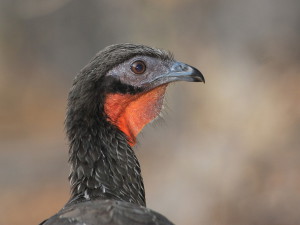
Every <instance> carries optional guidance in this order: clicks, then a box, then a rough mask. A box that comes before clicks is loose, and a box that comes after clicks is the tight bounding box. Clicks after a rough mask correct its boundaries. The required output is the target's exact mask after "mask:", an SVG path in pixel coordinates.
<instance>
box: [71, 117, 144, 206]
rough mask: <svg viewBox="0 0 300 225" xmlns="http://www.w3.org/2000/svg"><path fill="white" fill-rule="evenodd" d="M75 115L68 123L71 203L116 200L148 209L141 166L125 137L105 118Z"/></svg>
mask: <svg viewBox="0 0 300 225" xmlns="http://www.w3.org/2000/svg"><path fill="white" fill-rule="evenodd" d="M72 115H76V113H72ZM72 115H71V116H70V115H68V116H67V120H66V125H67V135H68V138H69V141H70V151H69V154H70V158H69V162H70V164H71V173H70V176H69V179H70V183H71V195H72V196H71V199H70V201H69V203H68V204H70V203H74V202H79V201H85V200H92V199H116V200H121V201H127V202H133V203H136V204H139V205H143V206H145V204H146V203H145V192H144V185H143V179H142V176H141V170H140V165H139V162H138V160H137V158H136V156H135V154H134V152H133V150H132V149H131V147H130V146H129V144H128V142H127V140H126V137H125V135H124V134H123V133H122V132H121V131H119V130H118V129H117V128H116V126H114V125H112V124H110V123H109V122H108V121H107V120H106V119H103V118H100V117H97V116H95V117H94V118H93V119H91V118H88V120H87V119H86V118H80V117H78V115H76V116H72ZM81 115H82V114H81Z"/></svg>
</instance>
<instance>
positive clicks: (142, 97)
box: [104, 84, 167, 146]
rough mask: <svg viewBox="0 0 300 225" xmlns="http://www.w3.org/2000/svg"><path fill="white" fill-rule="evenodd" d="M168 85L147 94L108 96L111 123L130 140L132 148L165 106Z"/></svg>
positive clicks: (107, 107) (106, 105)
mask: <svg viewBox="0 0 300 225" xmlns="http://www.w3.org/2000/svg"><path fill="white" fill-rule="evenodd" d="M166 87H167V84H165V85H161V86H159V87H157V88H154V89H152V90H150V91H148V92H145V93H139V94H135V95H132V94H119V93H117V94H108V95H107V96H106V100H105V104H104V110H105V113H106V115H107V116H108V119H109V120H110V122H111V123H112V124H114V125H116V126H117V127H118V128H119V129H120V130H121V131H122V132H123V133H124V134H125V135H126V136H127V138H128V142H129V144H130V145H131V146H134V145H135V144H136V137H137V135H138V134H139V132H140V131H141V130H142V129H143V127H144V126H145V125H146V124H148V123H149V122H151V121H152V120H153V119H155V118H156V117H157V116H158V115H159V113H160V111H161V109H162V105H163V99H164V95H165V91H166Z"/></svg>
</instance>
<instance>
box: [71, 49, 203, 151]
mask: <svg viewBox="0 0 300 225" xmlns="http://www.w3.org/2000/svg"><path fill="white" fill-rule="evenodd" d="M175 81H191V82H205V80H204V77H203V75H202V74H201V72H200V71H199V70H197V69H196V68H194V67H192V66H189V65H187V64H184V63H182V62H178V61H175V60H174V58H173V56H172V55H171V54H170V53H169V52H167V51H164V50H159V49H155V48H151V47H147V46H144V45H135V44H117V45H112V46H109V47H106V48H105V49H104V50H102V51H100V52H99V53H98V54H97V55H96V56H95V57H94V59H92V60H91V62H90V63H89V64H88V65H87V66H85V67H84V68H83V69H82V70H81V72H80V73H79V74H78V75H77V76H76V78H75V80H74V84H73V87H72V89H71V91H70V94H69V104H68V113H67V119H66V125H67V128H68V126H70V124H71V122H72V124H73V126H74V123H75V124H76V121H77V124H78V123H80V124H82V123H86V124H89V123H94V122H95V118H97V119H96V121H97V122H99V121H103V120H104V121H106V122H109V123H110V124H112V125H113V126H115V127H117V128H118V129H119V130H120V131H122V132H123V133H124V134H125V135H126V138H127V141H128V143H129V144H130V145H131V146H133V145H134V144H135V143H136V137H137V135H138V133H139V132H140V131H141V130H142V128H143V127H144V126H145V125H146V124H147V123H149V122H151V121H152V120H153V119H155V118H156V117H157V116H158V115H159V113H160V111H161V108H162V104H163V99H164V94H165V90H166V87H167V85H168V84H169V83H171V82H175ZM78 125H79V124H78Z"/></svg>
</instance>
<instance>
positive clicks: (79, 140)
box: [40, 43, 205, 225]
mask: <svg viewBox="0 0 300 225" xmlns="http://www.w3.org/2000/svg"><path fill="white" fill-rule="evenodd" d="M175 81H189V82H205V79H204V76H203V75H202V73H201V72H200V71H199V70H198V69H196V68H194V67H192V66H190V65H187V64H185V63H182V62H179V61H176V60H175V59H174V57H173V55H172V54H171V53H170V52H169V51H165V50H162V49H157V48H153V47H148V46H145V45H141V44H130V43H122V44H114V45H110V46H108V47H106V48H104V49H103V50H102V51H100V52H98V53H97V54H96V56H95V57H94V58H93V59H92V60H91V61H90V62H89V63H88V64H87V65H86V66H85V67H84V68H83V69H82V70H81V71H80V72H79V73H78V74H77V75H76V77H75V79H74V82H73V85H72V87H71V90H70V92H69V95H68V104H67V112H66V119H65V130H66V134H67V138H68V141H69V163H70V166H71V172H70V175H69V181H70V186H71V197H70V199H69V201H68V202H67V203H66V204H65V206H64V207H63V208H62V209H61V210H60V211H59V212H58V213H57V214H55V215H54V216H52V217H50V218H49V219H46V220H45V221H43V222H42V223H41V224H40V225H53V224H56V225H75V224H76V225H127V224H130V225H171V224H173V223H172V222H170V220H168V219H167V218H166V217H164V216H163V215H161V214H159V213H157V212H155V211H154V210H151V209H149V208H147V207H146V200H145V190H144V184H143V178H142V175H141V168H140V164H139V161H138V159H137V157H136V155H135V153H134V150H133V146H135V144H136V143H137V135H138V134H139V133H140V131H141V130H142V129H143V127H144V126H145V125H146V124H148V123H150V122H151V121H153V120H154V119H155V118H157V117H158V116H159V114H160V112H161V110H162V106H163V100H164V95H165V91H166V88H167V86H168V84H170V83H172V82H175Z"/></svg>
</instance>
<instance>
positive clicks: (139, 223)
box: [42, 200, 173, 225]
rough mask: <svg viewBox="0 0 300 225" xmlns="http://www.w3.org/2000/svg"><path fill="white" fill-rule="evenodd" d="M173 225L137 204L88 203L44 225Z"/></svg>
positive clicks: (69, 209)
mask: <svg viewBox="0 0 300 225" xmlns="http://www.w3.org/2000/svg"><path fill="white" fill-rule="evenodd" d="M52 224H56V225H172V224H173V223H171V222H170V221H169V220H168V219H167V218H165V217H164V216H162V215H161V214H159V213H157V212H154V211H152V210H150V209H147V208H145V207H143V206H137V205H136V204H132V203H128V202H121V201H114V200H96V201H86V202H82V203H78V204H76V205H72V206H69V207H66V208H64V209H62V210H61V211H60V212H59V213H58V214H56V215H55V216H53V217H52V218H50V219H49V220H47V221H45V222H43V223H42V225H52Z"/></svg>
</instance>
